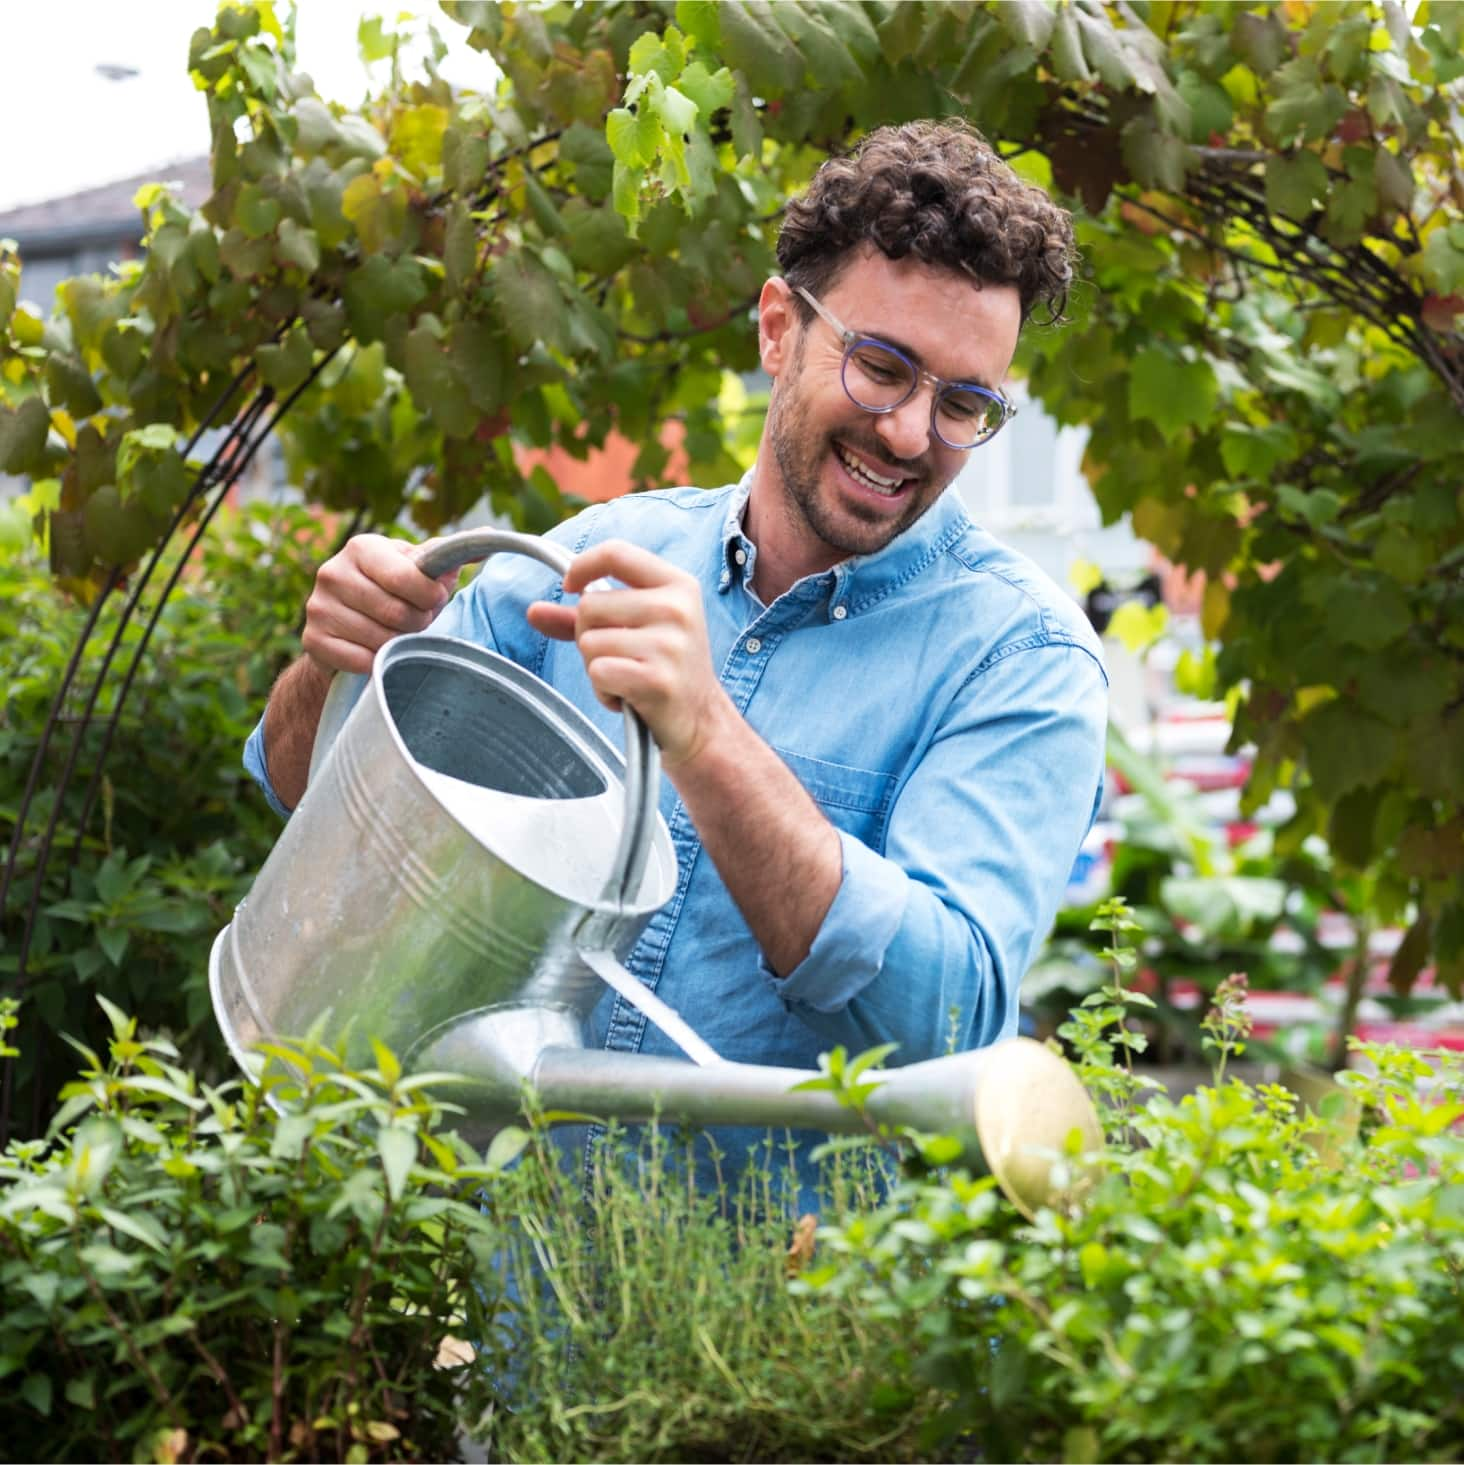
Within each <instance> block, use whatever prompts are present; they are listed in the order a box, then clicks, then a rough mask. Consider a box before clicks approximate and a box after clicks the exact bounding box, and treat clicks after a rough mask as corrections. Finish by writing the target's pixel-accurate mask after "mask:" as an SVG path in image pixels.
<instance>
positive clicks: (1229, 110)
mask: <svg viewBox="0 0 1464 1465" xmlns="http://www.w3.org/2000/svg"><path fill="white" fill-rule="evenodd" d="M1178 91H1179V95H1180V97H1181V98H1182V99H1183V100H1184V103H1185V105H1186V106H1187V107H1188V108H1189V111H1190V129H1189V140H1190V141H1191V142H1193V143H1207V142H1209V141H1210V139H1211V137H1212V136H1215V135H1219V136H1220V137H1224V136H1226V134H1227V133H1229V131H1230V127H1231V124H1232V122H1233V121H1234V117H1235V111H1234V108H1233V107H1232V106H1231V103H1230V94H1229V93H1228V92H1227V91H1226V90H1225V88H1224V87H1223V86H1219V85H1218V84H1217V83H1215V82H1213V81H1210V80H1209V79H1208V78H1206V77H1203V76H1201V75H1199V74H1198V73H1197V72H1194V71H1186V72H1183V73H1182V74H1181V75H1180V78H1179V82H1178Z"/></svg>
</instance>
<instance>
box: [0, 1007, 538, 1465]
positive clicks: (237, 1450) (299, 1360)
mask: <svg viewBox="0 0 1464 1465" xmlns="http://www.w3.org/2000/svg"><path fill="white" fill-rule="evenodd" d="M107 1014H108V1016H109V1018H110V1022H111V1027H112V1039H111V1043H110V1059H109V1061H108V1062H106V1063H103V1062H102V1061H101V1060H100V1059H99V1058H98V1057H97V1056H96V1055H95V1054H92V1053H90V1052H86V1053H85V1054H84V1056H85V1067H84V1069H83V1072H82V1076H81V1078H80V1079H79V1080H77V1081H76V1082H73V1083H71V1084H68V1085H67V1086H66V1089H65V1091H64V1096H65V1097H64V1104H63V1108H62V1110H61V1113H60V1114H59V1115H58V1124H69V1123H71V1122H73V1121H76V1120H80V1121H81V1122H80V1123H79V1124H78V1125H77V1127H76V1129H75V1131H74V1133H72V1134H70V1135H69V1137H68V1138H66V1139H65V1140H63V1141H61V1142H59V1143H56V1144H47V1143H46V1142H43V1141H34V1142H30V1143H26V1144H13V1145H12V1146H11V1148H10V1149H9V1151H7V1152H6V1154H5V1155H4V1156H3V1157H0V1182H3V1185H4V1189H3V1191H0V1287H3V1296H4V1307H3V1310H0V1377H3V1378H4V1379H5V1388H6V1391H7V1393H9V1394H10V1395H11V1396H12V1397H13V1398H14V1400H15V1401H16V1404H15V1406H13V1407H12V1408H11V1409H10V1410H9V1411H8V1418H7V1421H6V1427H7V1439H6V1447H7V1451H8V1452H10V1453H11V1455H12V1458H17V1459H38V1460H60V1459H77V1460H95V1459H113V1458H119V1457H120V1458H131V1457H134V1456H136V1457H138V1458H143V1459H149V1458H154V1459H168V1460H177V1459H193V1458H212V1459H259V1458H264V1457H268V1458H270V1459H275V1460H279V1459H332V1460H343V1459H344V1460H356V1461H364V1460H368V1459H412V1458H421V1457H425V1458H437V1459H441V1458H446V1457H447V1456H449V1455H451V1454H452V1453H453V1452H454V1450H455V1441H456V1395H457V1391H458V1387H459V1382H460V1378H461V1372H462V1370H461V1364H462V1363H463V1361H464V1356H463V1355H462V1354H461V1353H460V1352H454V1351H453V1347H452V1344H451V1340H450V1336H449V1333H448V1330H449V1329H451V1330H452V1332H453V1333H455V1334H458V1335H461V1334H463V1333H468V1334H481V1333H483V1332H484V1331H486V1325H485V1322H484V1319H485V1317H486V1316H487V1313H488V1311H489V1310H490V1309H491V1307H492V1305H493V1303H492V1298H493V1296H494V1286H493V1275H494V1274H493V1271H492V1268H491V1265H490V1263H491V1260H492V1255H493V1243H492V1241H491V1234H490V1229H491V1228H490V1227H489V1224H488V1222H487V1221H486V1219H485V1218H484V1217H483V1216H482V1214H481V1213H480V1211H479V1209H478V1207H477V1205H476V1204H475V1203H474V1195H475V1192H476V1190H477V1189H478V1187H479V1186H480V1185H481V1184H482V1183H483V1182H484V1181H485V1180H487V1179H489V1178H491V1176H492V1175H493V1174H494V1173H495V1172H496V1170H497V1169H498V1168H499V1160H500V1158H501V1156H502V1155H503V1154H505V1153H507V1152H509V1151H510V1150H511V1148H512V1145H513V1143H514V1141H515V1137H516V1136H517V1135H518V1134H519V1132H518V1131H512V1130H510V1131H505V1132H504V1135H503V1136H502V1137H501V1139H500V1141H499V1148H498V1153H496V1154H494V1153H491V1152H490V1155H489V1156H488V1158H487V1160H486V1161H485V1160H482V1159H480V1158H479V1157H478V1156H476V1155H475V1154H474V1153H473V1152H472V1151H471V1150H470V1149H468V1148H467V1147H466V1146H465V1145H463V1144H462V1143H461V1142H460V1141H457V1140H456V1139H455V1137H452V1136H442V1135H440V1134H438V1133H437V1132H436V1131H437V1129H438V1127H439V1124H440V1122H441V1120H442V1117H443V1115H442V1111H441V1110H440V1109H439V1108H438V1107H436V1106H435V1105H434V1104H433V1103H432V1102H431V1101H430V1100H429V1099H428V1098H427V1097H425V1096H424V1094H423V1091H422V1090H423V1081H422V1080H421V1079H420V1078H417V1079H409V1078H404V1077H403V1076H402V1074H401V1071H400V1068H399V1067H398V1065H397V1064H396V1062H395V1060H394V1059H393V1058H392V1056H391V1055H390V1054H389V1053H387V1052H386V1051H385V1050H384V1049H383V1050H379V1051H378V1055H377V1056H378V1067H377V1068H375V1069H373V1070H371V1071H368V1072H358V1073H351V1072H346V1071H344V1070H343V1069H342V1068H341V1066H340V1064H339V1061H338V1060H337V1059H336V1058H335V1057H334V1056H333V1055H332V1054H330V1053H329V1052H327V1051H325V1050H323V1049H321V1048H318V1047H315V1046H313V1045H310V1044H296V1045H289V1046H283V1047H279V1048H274V1049H272V1050H271V1059H270V1061H269V1064H268V1066H267V1068H266V1070H265V1073H264V1075H263V1078H262V1082H261V1084H260V1085H258V1086H256V1085H253V1084H248V1085H246V1084H242V1083H240V1082H237V1081H235V1082H231V1083H228V1084H224V1085H222V1086H220V1087H218V1088H214V1087H210V1086H209V1085H207V1084H201V1083H199V1082H197V1081H196V1080H195V1079H194V1078H193V1077H192V1076H191V1075H190V1074H189V1073H188V1072H187V1071H186V1070H185V1069H183V1068H181V1067H180V1066H179V1065H178V1064H177V1063H176V1061H175V1059H176V1057H177V1053H176V1050H175V1049H174V1047H173V1045H172V1044H171V1043H169V1042H167V1041H165V1040H162V1039H140V1038H139V1037H138V1036H137V1032H136V1024H135V1023H134V1022H133V1021H132V1020H131V1019H128V1018H125V1017H124V1016H123V1015H122V1014H121V1013H120V1012H118V1011H117V1009H116V1008H114V1007H112V1006H111V1005H110V1004H107ZM271 1100H276V1101H283V1103H284V1105H285V1106H286V1107H285V1109H284V1112H283V1113H282V1114H281V1113H277V1112H276V1110H275V1109H274V1108H273V1107H272V1106H271ZM445 1341H447V1343H448V1350H447V1353H446V1354H445V1355H443V1356H442V1357H441V1361H442V1362H443V1363H444V1364H453V1365H455V1366H453V1367H437V1366H435V1365H436V1363H437V1362H438V1361H439V1357H440V1355H441V1354H442V1350H443V1346H444V1342H445Z"/></svg>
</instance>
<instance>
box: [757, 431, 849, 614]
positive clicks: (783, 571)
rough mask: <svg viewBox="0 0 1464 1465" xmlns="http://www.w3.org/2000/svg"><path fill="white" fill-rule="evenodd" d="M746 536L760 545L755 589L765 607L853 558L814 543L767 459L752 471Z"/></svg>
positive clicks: (774, 466)
mask: <svg viewBox="0 0 1464 1465" xmlns="http://www.w3.org/2000/svg"><path fill="white" fill-rule="evenodd" d="M742 532H743V534H745V535H746V536H747V538H748V539H750V540H751V541H752V543H753V544H755V545H756V546H757V573H756V584H755V590H756V594H757V597H758V599H759V600H761V601H762V603H763V604H764V605H771V604H772V603H773V601H775V600H776V599H777V598H778V597H779V596H780V595H782V594H784V593H785V592H786V591H788V590H791V589H792V588H793V586H794V585H796V584H797V583H798V581H800V580H802V579H804V578H805V577H807V576H809V575H821V574H823V572H824V571H825V570H831V569H833V567H834V566H835V565H837V564H842V563H843V561H845V560H846V559H848V558H849V556H848V555H847V554H844V553H842V552H841V551H839V550H836V549H833V548H832V547H830V546H829V545H826V544H819V543H810V542H809V541H810V539H811V538H812V535H811V533H810V530H809V528H808V525H807V523H806V522H805V520H804V519H803V517H802V515H801V514H800V513H799V512H798V508H797V506H796V505H795V504H792V503H790V502H789V500H788V496H787V494H785V493H784V492H783V485H782V482H781V480H780V479H779V478H778V476H777V467H776V465H775V464H771V463H767V462H765V460H764V459H763V458H759V459H758V464H757V467H756V468H755V469H754V470H753V476H752V488H751V491H750V492H749V493H748V496H747V507H746V508H745V509H743V511H742Z"/></svg>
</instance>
